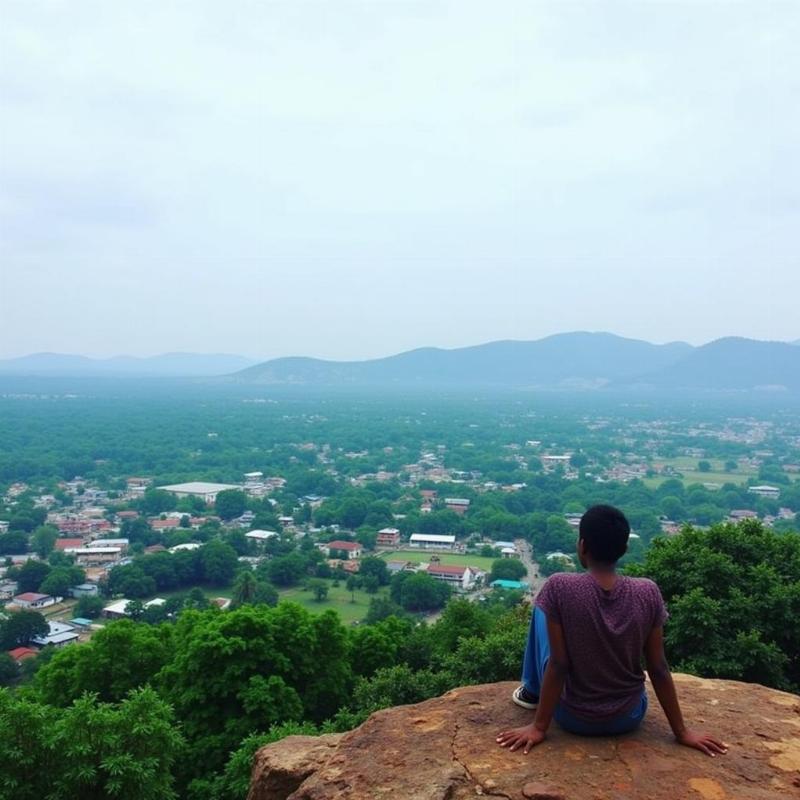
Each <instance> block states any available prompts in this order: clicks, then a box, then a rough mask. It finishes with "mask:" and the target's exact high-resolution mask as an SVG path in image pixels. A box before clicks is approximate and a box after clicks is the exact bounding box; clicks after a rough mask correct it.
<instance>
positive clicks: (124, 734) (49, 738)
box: [0, 687, 183, 800]
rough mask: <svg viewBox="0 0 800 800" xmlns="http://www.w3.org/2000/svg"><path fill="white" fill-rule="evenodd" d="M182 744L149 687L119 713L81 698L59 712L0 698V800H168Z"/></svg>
mask: <svg viewBox="0 0 800 800" xmlns="http://www.w3.org/2000/svg"><path fill="white" fill-rule="evenodd" d="M182 744H183V742H182V738H181V735H180V733H179V732H178V728H177V726H176V725H175V720H174V719H173V716H172V712H171V710H170V708H169V706H168V705H167V704H166V703H164V702H163V701H162V700H161V699H160V698H159V697H158V695H156V693H155V692H154V691H153V690H152V689H150V688H149V687H146V688H143V689H141V690H138V691H135V692H133V693H132V694H131V695H130V696H129V697H127V698H126V699H124V700H123V701H122V703H120V704H119V705H109V704H104V703H98V702H97V699H96V698H95V697H94V696H92V695H90V694H87V695H84V696H83V697H81V698H80V699H78V700H77V701H76V702H75V703H74V704H72V705H70V706H69V707H68V708H63V709H59V708H55V707H51V706H44V705H40V704H39V703H37V702H34V701H32V700H28V699H17V698H14V697H12V696H11V695H10V694H8V693H7V692H0V797H14V798H18V800H41V798H48V800H72V799H73V798H76V797H86V798H137V800H174V798H176V797H177V795H176V793H175V791H174V788H173V776H172V773H173V765H174V764H175V762H176V760H177V759H178V756H179V753H180V750H181V747H182ZM21 755H22V757H20V756H21Z"/></svg>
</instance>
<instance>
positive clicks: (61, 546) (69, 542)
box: [55, 537, 86, 553]
mask: <svg viewBox="0 0 800 800" xmlns="http://www.w3.org/2000/svg"><path fill="white" fill-rule="evenodd" d="M85 543H86V539H77V538H66V537H65V538H61V539H56V543H55V549H56V550H59V551H60V552H62V553H63V552H64V551H65V550H74V549H75V548H77V547H83V545H84V544H85Z"/></svg>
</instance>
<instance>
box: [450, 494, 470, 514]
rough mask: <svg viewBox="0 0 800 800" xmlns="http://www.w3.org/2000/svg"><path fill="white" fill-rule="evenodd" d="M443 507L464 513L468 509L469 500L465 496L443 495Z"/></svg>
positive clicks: (457, 512)
mask: <svg viewBox="0 0 800 800" xmlns="http://www.w3.org/2000/svg"><path fill="white" fill-rule="evenodd" d="M444 507H445V508H446V509H447V510H448V511H455V513H456V514H466V513H467V511H468V510H469V500H467V499H466V498H465V497H445V499H444Z"/></svg>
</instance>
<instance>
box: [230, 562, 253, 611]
mask: <svg viewBox="0 0 800 800" xmlns="http://www.w3.org/2000/svg"><path fill="white" fill-rule="evenodd" d="M257 592H258V580H257V579H256V576H255V573H254V572H253V571H252V570H251V569H249V568H248V569H243V570H242V571H241V572H240V573H239V574H238V575H237V576H236V580H235V581H234V584H233V591H232V595H231V604H232V606H233V607H234V608H237V607H238V606H243V605H245V604H246V603H252V602H254V601H255V598H256V594H257Z"/></svg>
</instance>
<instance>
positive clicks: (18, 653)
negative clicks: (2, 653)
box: [8, 647, 37, 664]
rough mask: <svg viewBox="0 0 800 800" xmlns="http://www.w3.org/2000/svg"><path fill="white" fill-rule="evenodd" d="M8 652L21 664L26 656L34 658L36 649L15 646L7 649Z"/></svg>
mask: <svg viewBox="0 0 800 800" xmlns="http://www.w3.org/2000/svg"><path fill="white" fill-rule="evenodd" d="M8 654H9V655H10V656H11V658H13V659H14V661H16V662H17V664H21V663H22V662H23V661H24V660H25V659H26V658H36V656H37V652H36V650H31V648H30V647H15V648H14V649H13V650H9V651H8Z"/></svg>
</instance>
